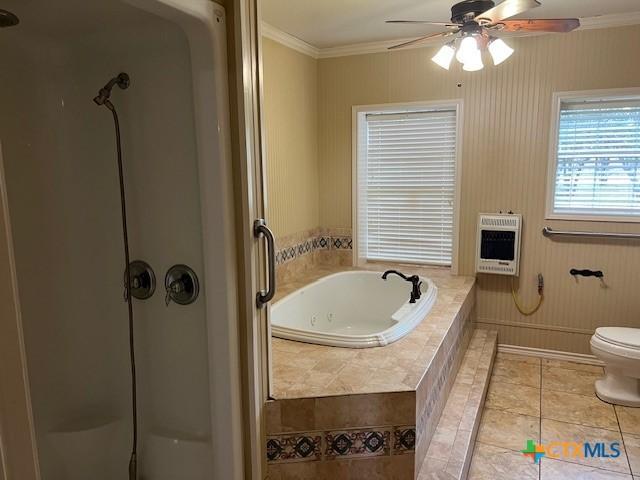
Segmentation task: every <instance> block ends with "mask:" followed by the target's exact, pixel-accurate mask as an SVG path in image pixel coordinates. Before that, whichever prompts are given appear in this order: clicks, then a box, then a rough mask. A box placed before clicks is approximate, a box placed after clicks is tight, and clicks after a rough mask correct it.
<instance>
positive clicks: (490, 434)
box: [477, 408, 540, 452]
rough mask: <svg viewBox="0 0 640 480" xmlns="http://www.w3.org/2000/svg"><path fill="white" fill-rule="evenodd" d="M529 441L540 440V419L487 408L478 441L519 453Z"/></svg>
mask: <svg viewBox="0 0 640 480" xmlns="http://www.w3.org/2000/svg"><path fill="white" fill-rule="evenodd" d="M528 439H531V440H534V441H536V442H538V441H539V439H540V418H539V417H530V416H527V415H519V414H516V413H509V412H504V411H501V410H494V409H491V408H485V410H484V412H483V413H482V421H481V423H480V429H479V430H478V437H477V440H478V441H479V442H482V443H486V444H488V445H493V446H494V447H502V448H508V449H509V450H514V451H516V452H519V451H520V450H522V449H523V448H525V446H526V442H527V440H528Z"/></svg>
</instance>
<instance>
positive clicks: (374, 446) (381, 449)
mask: <svg viewBox="0 0 640 480" xmlns="http://www.w3.org/2000/svg"><path fill="white" fill-rule="evenodd" d="M324 438H325V442H326V445H327V447H326V450H325V459H326V460H333V459H335V458H354V457H377V456H380V455H389V452H390V451H391V447H390V445H389V439H390V438H391V432H390V431H389V430H383V429H380V430H378V429H376V430H345V431H338V432H328V433H326V434H325V437H324Z"/></svg>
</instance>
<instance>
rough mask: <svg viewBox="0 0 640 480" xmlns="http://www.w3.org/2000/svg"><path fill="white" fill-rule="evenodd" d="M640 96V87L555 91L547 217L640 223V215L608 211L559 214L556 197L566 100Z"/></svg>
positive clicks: (604, 99) (552, 108)
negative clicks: (560, 128)
mask: <svg viewBox="0 0 640 480" xmlns="http://www.w3.org/2000/svg"><path fill="white" fill-rule="evenodd" d="M636 99H640V87H633V88H613V89H601V90H579V91H569V92H554V93H553V99H552V103H551V129H550V133H549V154H548V155H549V157H548V162H547V194H546V202H545V204H546V205H545V220H571V221H582V222H610V223H611V222H614V223H616V222H617V223H640V215H625V214H620V215H616V214H607V215H595V214H588V213H556V212H554V200H555V196H556V171H557V169H558V157H557V154H558V136H559V133H560V132H559V127H560V112H561V108H562V102H566V101H574V102H579V101H587V102H593V101H598V100H600V101H606V100H636Z"/></svg>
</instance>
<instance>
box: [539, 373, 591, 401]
mask: <svg viewBox="0 0 640 480" xmlns="http://www.w3.org/2000/svg"><path fill="white" fill-rule="evenodd" d="M600 377H602V374H600V373H594V372H589V371H583V370H570V369H568V368H560V367H542V388H543V389H549V390H558V391H560V392H569V393H578V394H580V395H595V389H594V384H595V381H596V380H597V379H598V378H600Z"/></svg>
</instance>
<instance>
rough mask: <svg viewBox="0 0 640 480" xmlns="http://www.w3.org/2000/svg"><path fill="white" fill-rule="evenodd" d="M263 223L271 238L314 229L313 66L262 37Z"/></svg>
mask: <svg viewBox="0 0 640 480" xmlns="http://www.w3.org/2000/svg"><path fill="white" fill-rule="evenodd" d="M262 46H263V58H262V62H263V70H264V87H263V88H264V92H265V95H264V124H265V137H266V149H267V205H268V211H267V212H268V217H269V218H268V220H269V224H270V226H271V228H272V229H273V232H274V234H275V235H276V236H277V237H281V236H284V235H289V234H292V233H297V232H301V231H303V230H309V229H311V228H317V227H318V226H319V222H320V205H319V196H318V189H319V185H320V182H319V180H318V62H317V60H315V59H314V58H312V57H309V56H307V55H304V54H302V53H299V52H297V51H295V50H292V49H290V48H287V47H285V46H283V45H281V44H279V43H276V42H274V41H272V40H269V39H267V38H264V39H263V43H262Z"/></svg>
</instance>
